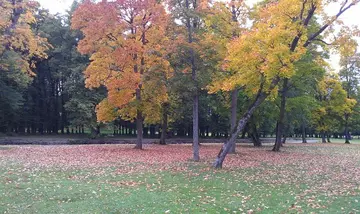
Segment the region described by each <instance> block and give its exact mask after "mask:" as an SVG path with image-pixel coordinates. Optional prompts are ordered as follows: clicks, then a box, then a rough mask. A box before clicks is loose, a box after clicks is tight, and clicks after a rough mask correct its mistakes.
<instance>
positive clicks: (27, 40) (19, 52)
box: [0, 0, 50, 75]
mask: <svg viewBox="0 0 360 214" xmlns="http://www.w3.org/2000/svg"><path fill="white" fill-rule="evenodd" d="M38 8H39V3H38V2H36V1H30V0H20V1H9V0H4V1H1V3H0V33H1V34H0V56H1V57H0V60H1V61H0V70H10V69H9V67H11V66H14V67H15V68H17V69H19V70H22V71H24V72H26V73H28V74H30V75H33V74H34V73H33V71H32V69H33V68H34V67H35V63H36V60H39V59H43V58H46V57H47V55H46V53H45V51H46V50H48V49H49V48H50V45H49V44H48V43H47V40H46V39H45V38H43V37H41V36H40V35H39V32H36V31H34V30H33V25H34V24H36V17H35V16H36V13H37V10H38ZM10 53H15V55H16V58H17V59H15V60H14V58H13V60H7V62H4V61H3V57H4V56H6V55H8V54H10ZM9 62H11V63H9Z"/></svg>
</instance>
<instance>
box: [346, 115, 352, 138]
mask: <svg viewBox="0 0 360 214" xmlns="http://www.w3.org/2000/svg"><path fill="white" fill-rule="evenodd" d="M350 140H351V136H350V133H349V115H348V114H346V115H345V143H346V144H350Z"/></svg>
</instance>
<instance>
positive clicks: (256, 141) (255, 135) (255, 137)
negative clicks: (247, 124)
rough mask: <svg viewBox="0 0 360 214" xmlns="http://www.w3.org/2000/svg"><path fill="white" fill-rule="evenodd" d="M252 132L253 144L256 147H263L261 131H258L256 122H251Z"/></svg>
mask: <svg viewBox="0 0 360 214" xmlns="http://www.w3.org/2000/svg"><path fill="white" fill-rule="evenodd" d="M251 127H252V128H251V131H250V132H251V133H250V136H251V139H252V141H253V144H254V146H255V147H261V146H262V144H261V140H260V138H259V133H258V132H257V128H256V124H255V123H251Z"/></svg>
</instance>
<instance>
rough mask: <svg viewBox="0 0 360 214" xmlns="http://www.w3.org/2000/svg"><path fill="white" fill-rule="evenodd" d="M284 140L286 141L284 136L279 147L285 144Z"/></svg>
mask: <svg viewBox="0 0 360 214" xmlns="http://www.w3.org/2000/svg"><path fill="white" fill-rule="evenodd" d="M286 140H287V135H284V137H283V138H282V141H281V146H283V145H284V144H285V143H286Z"/></svg>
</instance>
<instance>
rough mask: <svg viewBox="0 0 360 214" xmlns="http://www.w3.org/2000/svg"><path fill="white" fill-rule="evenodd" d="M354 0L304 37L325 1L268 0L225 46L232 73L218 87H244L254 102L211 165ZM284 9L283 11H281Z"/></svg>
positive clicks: (219, 163) (219, 159)
mask: <svg viewBox="0 0 360 214" xmlns="http://www.w3.org/2000/svg"><path fill="white" fill-rule="evenodd" d="M358 2H359V1H352V2H347V1H345V2H344V3H343V4H341V6H340V8H339V12H338V13H337V14H335V15H334V16H331V17H330V18H327V17H323V20H326V21H325V22H324V24H323V25H322V26H320V27H319V28H317V29H316V30H315V31H314V33H312V34H311V35H310V36H307V32H308V31H309V23H310V21H311V20H312V19H314V16H315V15H317V14H319V16H321V8H322V7H323V6H324V4H326V3H324V2H321V1H294V0H283V1H278V2H271V3H269V4H268V5H267V6H266V7H265V8H260V9H259V11H258V12H257V13H256V21H255V22H254V25H253V26H252V28H251V29H250V30H249V31H248V32H247V33H245V34H243V35H242V36H240V37H239V38H238V39H234V40H233V41H232V42H231V43H230V45H229V50H228V51H229V56H228V58H227V59H228V62H227V66H229V67H231V68H232V69H233V70H235V71H236V72H235V74H234V75H232V76H231V77H230V78H226V79H225V80H224V81H223V85H222V87H221V88H220V89H231V88H232V87H233V86H234V85H243V86H246V88H245V90H246V91H247V92H248V93H249V94H254V96H253V97H254V98H253V100H254V101H253V102H252V104H251V105H250V106H249V107H248V108H247V110H246V112H245V113H244V114H243V116H242V117H241V119H240V120H239V121H238V124H237V128H236V130H234V131H233V133H232V134H231V137H230V138H229V139H228V140H227V141H226V142H225V143H224V144H223V146H222V148H221V150H220V152H219V154H218V156H217V158H216V160H215V163H214V167H216V168H220V167H222V164H223V161H224V159H225V157H226V155H227V154H228V152H229V151H230V148H231V147H232V144H233V143H234V142H235V139H236V137H237V135H238V134H239V133H240V132H241V131H242V130H243V129H244V127H245V125H246V123H247V122H248V120H249V119H250V117H251V115H252V114H253V113H254V111H255V109H256V108H257V107H258V106H259V105H260V104H261V103H262V102H263V101H264V100H265V99H266V98H267V97H268V96H269V95H270V94H274V93H276V90H274V89H276V88H277V87H278V84H279V83H280V81H281V80H282V79H284V78H285V80H286V79H287V78H289V77H291V76H292V75H293V74H294V73H295V72H296V71H295V70H294V63H295V62H296V61H298V60H299V59H300V58H301V57H302V56H303V55H304V54H305V53H306V49H307V48H308V46H309V45H310V44H311V43H312V42H313V41H314V40H315V39H317V38H318V36H319V35H320V34H322V33H323V32H324V31H325V30H326V29H328V28H329V26H330V25H331V24H333V23H334V21H335V20H336V19H337V18H338V17H339V16H341V14H343V13H344V12H345V11H347V10H348V9H349V8H351V7H353V6H354V5H356V4H357V3H358ZM284 11H287V13H286V14H284ZM282 103H285V102H282ZM282 105H284V104H282ZM282 117H283V116H282ZM279 126H282V124H279ZM280 129H281V128H280ZM279 147H280V145H279V144H276V148H275V149H274V150H278V148H279Z"/></svg>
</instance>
